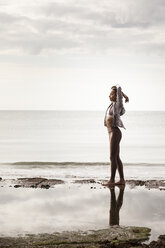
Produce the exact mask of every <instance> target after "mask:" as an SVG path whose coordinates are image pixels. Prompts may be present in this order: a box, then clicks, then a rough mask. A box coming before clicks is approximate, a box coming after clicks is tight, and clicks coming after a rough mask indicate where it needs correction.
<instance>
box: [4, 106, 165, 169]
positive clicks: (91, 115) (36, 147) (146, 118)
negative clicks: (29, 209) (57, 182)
mask: <svg viewBox="0 0 165 248" xmlns="http://www.w3.org/2000/svg"><path fill="white" fill-rule="evenodd" d="M104 114H105V112H104V111H37V110H34V111H30V110H26V111H21V110H20V111H13V110H12V111H10V110H8V111H5V110H3V111H0V163H1V164H3V163H14V162H22V163H26V162H34V161H35V162H38V163H40V162H54V163H67V162H74V163H85V164H88V163H104V162H105V163H108V162H109V161H110V144H109V137H108V132H107V128H106V127H105V126H104ZM121 119H122V121H123V123H124V125H125V127H126V129H124V128H120V130H121V132H122V139H121V141H120V158H121V160H122V162H123V164H131V165H137V164H138V165H139V164H141V165H143V164H165V111H127V112H126V113H125V114H124V115H123V116H121Z"/></svg>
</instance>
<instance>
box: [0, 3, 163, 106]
mask: <svg viewBox="0 0 165 248" xmlns="http://www.w3.org/2000/svg"><path fill="white" fill-rule="evenodd" d="M164 13H165V1H164V0H134V1H132V0H116V1H114V0H102V1H100V0H88V1H87V0H79V1H76V0H35V1H34V0H23V1H18V0H0V36H1V37H0V109H41V110H42V109H43V110H45V109H50V110H103V111H104V110H105V109H106V108H107V106H108V104H109V92H110V89H111V87H112V86H113V85H115V84H119V85H120V86H121V87H122V90H123V92H124V93H125V94H126V95H128V97H129V99H130V102H129V103H126V105H125V107H126V110H164V111H165V98H164V93H165V82H164V81H165V15H164Z"/></svg>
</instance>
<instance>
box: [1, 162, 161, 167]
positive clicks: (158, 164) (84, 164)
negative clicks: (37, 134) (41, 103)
mask: <svg viewBox="0 0 165 248" xmlns="http://www.w3.org/2000/svg"><path fill="white" fill-rule="evenodd" d="M0 164H1V165H2V164H3V165H22V166H24V165H25V166H26V165H27V166H30V165H38V166H42V165H50V166H70V165H72V166H96V165H98V166H102V165H109V164H110V163H109V162H71V161H66V162H50V161H20V162H11V163H6V162H4V163H2V162H1V163H0ZM123 165H124V166H165V164H164V163H123Z"/></svg>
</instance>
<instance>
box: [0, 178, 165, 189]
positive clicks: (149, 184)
mask: <svg viewBox="0 0 165 248" xmlns="http://www.w3.org/2000/svg"><path fill="white" fill-rule="evenodd" d="M103 182H105V180H103V179H97V180H95V179H93V178H90V179H76V180H73V181H72V183H79V184H93V183H94V184H102V183H103ZM64 183H66V182H65V181H64V180H61V179H56V178H54V179H47V178H43V177H31V178H30V177H25V178H17V179H3V178H0V186H1V187H4V186H9V187H15V188H19V187H26V188H46V189H49V188H52V187H54V186H55V185H56V184H64ZM126 184H127V185H129V186H130V187H131V188H135V187H136V186H144V187H145V188H147V189H159V190H165V180H126Z"/></svg>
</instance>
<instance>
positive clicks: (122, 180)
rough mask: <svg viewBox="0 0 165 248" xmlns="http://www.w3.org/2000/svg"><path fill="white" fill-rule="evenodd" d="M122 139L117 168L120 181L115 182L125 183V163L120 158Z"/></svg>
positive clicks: (118, 151) (118, 150)
mask: <svg viewBox="0 0 165 248" xmlns="http://www.w3.org/2000/svg"><path fill="white" fill-rule="evenodd" d="M121 138H122V133H121V131H120V140H121ZM120 140H119V145H118V149H117V169H118V172H119V176H120V180H119V181H118V182H116V183H115V184H125V180H124V172H123V163H122V161H121V159H120V155H119V153H120Z"/></svg>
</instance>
